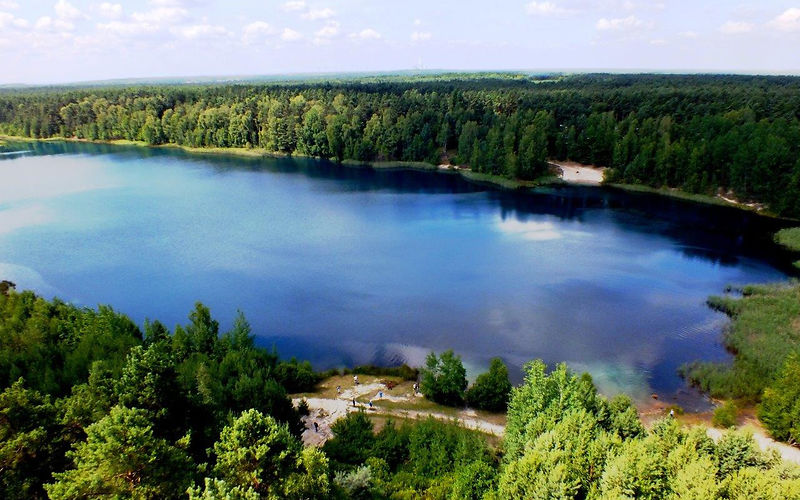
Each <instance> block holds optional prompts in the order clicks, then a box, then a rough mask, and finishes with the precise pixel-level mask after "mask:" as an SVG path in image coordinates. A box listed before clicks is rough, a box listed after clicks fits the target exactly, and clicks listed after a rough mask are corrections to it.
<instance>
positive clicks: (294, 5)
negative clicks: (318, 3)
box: [283, 0, 306, 11]
mask: <svg viewBox="0 0 800 500" xmlns="http://www.w3.org/2000/svg"><path fill="white" fill-rule="evenodd" d="M305 8H306V3H305V2H304V1H303V0H291V1H289V2H286V3H285V4H283V10H288V11H296V10H303V9H305Z"/></svg>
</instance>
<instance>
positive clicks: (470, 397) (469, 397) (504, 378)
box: [465, 358, 511, 412]
mask: <svg viewBox="0 0 800 500" xmlns="http://www.w3.org/2000/svg"><path fill="white" fill-rule="evenodd" d="M510 395H511V381H510V380H509V378H508V367H506V365H505V363H503V360H501V359H500V358H492V361H491V362H490V363H489V371H488V372H486V373H482V374H480V375H478V378H477V379H475V383H474V384H472V387H470V388H469V389H468V390H467V392H466V395H465V399H466V401H467V404H468V405H469V406H471V407H473V408H478V409H481V410H488V411H494V412H504V411H505V410H506V409H507V407H508V398H509V397H510Z"/></svg>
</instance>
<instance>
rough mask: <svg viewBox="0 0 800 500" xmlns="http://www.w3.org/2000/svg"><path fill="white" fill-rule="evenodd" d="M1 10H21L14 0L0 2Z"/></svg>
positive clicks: (1, 0)
mask: <svg viewBox="0 0 800 500" xmlns="http://www.w3.org/2000/svg"><path fill="white" fill-rule="evenodd" d="M0 9H8V10H14V9H19V4H18V3H17V2H15V1H14V0H0Z"/></svg>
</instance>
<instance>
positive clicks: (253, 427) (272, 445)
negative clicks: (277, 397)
mask: <svg viewBox="0 0 800 500" xmlns="http://www.w3.org/2000/svg"><path fill="white" fill-rule="evenodd" d="M214 453H215V455H216V457H217V462H216V465H215V467H214V472H215V473H216V475H217V476H218V477H219V478H220V479H222V480H223V481H225V482H226V483H227V484H229V485H230V486H232V487H238V488H245V489H246V488H251V489H253V490H254V491H255V492H257V493H258V494H259V495H261V497H262V498H275V499H278V498H325V497H326V495H327V494H328V492H329V490H330V480H329V474H328V460H327V458H326V457H325V455H324V454H322V453H321V452H320V451H318V450H316V449H312V448H306V449H303V446H302V445H301V444H300V442H299V441H298V440H297V439H296V438H295V437H294V436H292V435H291V433H289V429H288V428H287V427H286V426H285V425H281V424H279V423H278V422H276V421H275V419H274V418H272V417H270V416H269V415H264V414H263V413H261V412H259V411H257V410H247V411H245V412H243V413H242V414H241V416H239V417H238V418H237V419H236V420H234V421H233V423H232V424H231V425H229V426H227V427H225V428H224V429H223V430H222V433H221V434H220V437H219V441H217V443H216V444H214Z"/></svg>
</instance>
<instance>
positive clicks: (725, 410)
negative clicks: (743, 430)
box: [711, 401, 739, 429]
mask: <svg viewBox="0 0 800 500" xmlns="http://www.w3.org/2000/svg"><path fill="white" fill-rule="evenodd" d="M738 415H739V409H738V408H737V407H736V403H734V402H733V401H725V402H724V403H722V404H721V405H720V406H718V407H716V408H715V409H714V416H713V418H712V419H711V423H712V424H714V427H722V428H724V429H727V428H728V427H734V426H735V425H736V417H737V416H738Z"/></svg>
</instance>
